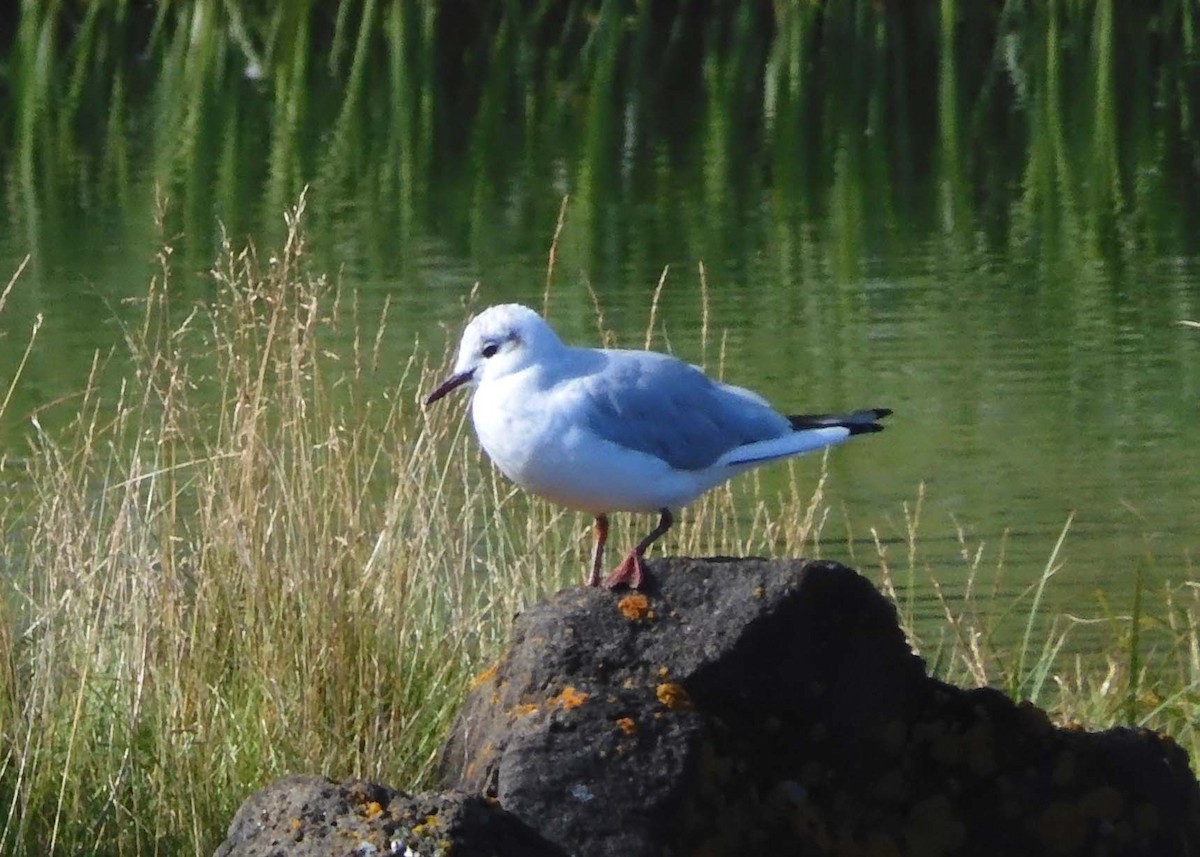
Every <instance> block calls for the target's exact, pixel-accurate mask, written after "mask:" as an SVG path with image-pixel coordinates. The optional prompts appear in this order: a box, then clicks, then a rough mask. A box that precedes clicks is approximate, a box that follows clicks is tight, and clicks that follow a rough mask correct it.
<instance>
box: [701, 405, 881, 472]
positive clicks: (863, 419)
mask: <svg viewBox="0 0 1200 857" xmlns="http://www.w3.org/2000/svg"><path fill="white" fill-rule="evenodd" d="M891 412H892V411H891V409H890V408H868V409H867V410H865V411H855V412H854V413H852V414H807V415H796V416H791V417H788V422H790V423H791V424H792V429H793V431H791V432H789V433H788V434H785V435H781V436H779V437H774V438H771V439H769V440H760V441H757V442H755V443H748V444H745V445H743V446H739V447H738V448H737V449H731V450H729V452H727V453H725V454H724V455H722V456H721V457H720V458H718V459H717V460H716V462H714V463H715V464H716V465H719V466H724V467H744V466H746V465H756V464H762V463H764V462H767V461H774V460H776V459H779V458H787V457H788V456H790V455H800V454H801V453H804V452H811V451H813V450H814V449H821V448H822V447H826V446H830V445H832V444H835V443H840V442H841V441H843V440H846V439H847V438H851V437H854V435H856V434H866V433H868V432H873V431H883V426H881V425H880V424H879V423H878V422H877V421H878V420H881V419H883V418H884V417H886V416H887V415H888V414H890V413H891Z"/></svg>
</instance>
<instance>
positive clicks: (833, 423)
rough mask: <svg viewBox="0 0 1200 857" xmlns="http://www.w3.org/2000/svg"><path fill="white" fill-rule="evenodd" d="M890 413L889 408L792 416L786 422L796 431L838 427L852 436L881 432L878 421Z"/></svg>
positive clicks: (881, 427)
mask: <svg viewBox="0 0 1200 857" xmlns="http://www.w3.org/2000/svg"><path fill="white" fill-rule="evenodd" d="M891 413H892V409H891V408H867V409H866V410H863V411H855V412H854V413H852V414H793V415H791V416H789V417H788V422H790V423H791V424H792V428H794V429H795V430H796V431H805V430H807V429H821V428H835V427H840V428H844V429H848V430H849V432H850V434H851V436H853V435H856V434H866V433H867V432H872V431H883V426H881V425H880V424H879V423H878V420H881V419H883V418H884V417H886V416H890V415H891Z"/></svg>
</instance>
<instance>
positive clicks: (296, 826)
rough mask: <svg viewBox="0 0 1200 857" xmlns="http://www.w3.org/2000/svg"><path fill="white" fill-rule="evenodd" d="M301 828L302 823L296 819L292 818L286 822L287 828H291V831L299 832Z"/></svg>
mask: <svg viewBox="0 0 1200 857" xmlns="http://www.w3.org/2000/svg"><path fill="white" fill-rule="evenodd" d="M303 826H304V822H303V821H301V820H300V819H298V818H293V819H292V820H291V821H290V822H288V827H290V828H292V830H299V829H300V828H301V827H303Z"/></svg>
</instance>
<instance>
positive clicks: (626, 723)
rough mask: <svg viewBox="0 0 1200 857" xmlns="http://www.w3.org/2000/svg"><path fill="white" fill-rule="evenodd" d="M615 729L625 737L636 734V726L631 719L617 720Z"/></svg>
mask: <svg viewBox="0 0 1200 857" xmlns="http://www.w3.org/2000/svg"><path fill="white" fill-rule="evenodd" d="M617 728H618V729H620V730H621V731H622V732H624V733H625V734H626V735H636V734H637V724H636V723H634V722H633V718H632V717H621V718H618V719H617Z"/></svg>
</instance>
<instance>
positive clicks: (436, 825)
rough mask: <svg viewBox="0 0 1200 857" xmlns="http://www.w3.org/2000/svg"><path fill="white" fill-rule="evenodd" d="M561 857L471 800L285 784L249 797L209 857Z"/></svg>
mask: <svg viewBox="0 0 1200 857" xmlns="http://www.w3.org/2000/svg"><path fill="white" fill-rule="evenodd" d="M384 854H396V855H410V857H415V855H418V854H420V855H423V857H434V855H439V857H440V855H451V854H453V855H455V857H510V855H517V854H528V855H530V857H566V852H565V851H563V850H562V849H560V848H558V847H556V846H554V845H551V844H550V843H548V842H546V840H545V839H543V838H542V837H541V836H539V835H538V834H537V833H534V832H533V831H532V830H530V829H529V827H527V826H526V825H524V824H522V823H521V822H520V821H519V820H518V819H517V818H516V817H515V816H513V815H511V814H509V813H507V812H505V811H504V810H502V809H500V808H499V807H498V806H496V805H495V802H494V801H489V800H487V799H485V798H482V797H479V796H477V795H464V794H461V793H456V792H441V793H435V794H423V795H417V796H415V797H410V796H408V795H405V794H403V793H401V792H397V791H394V790H393V789H389V788H387V787H386V786H379V785H375V784H374V783H367V782H362V781H359V780H350V781H347V782H344V783H335V782H333V781H332V780H328V779H326V778H325V777H311V776H295V777H286V778H284V779H282V780H278V781H277V782H274V783H272V784H271V785H269V786H268V787H267V788H265V789H263V790H262V791H260V792H257V793H255V794H253V795H251V796H250V797H249V798H248V799H247V800H246V802H245V803H243V804H242V807H241V809H239V810H238V813H237V815H236V816H234V819H233V824H231V825H230V827H229V836H228V838H227V839H226V840H225V842H224V844H222V845H221V847H220V848H218V849H217V853H216V857H234V855H237V857H334V855H338V857H341V855H345V857H352V856H353V857H369V855H384Z"/></svg>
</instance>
